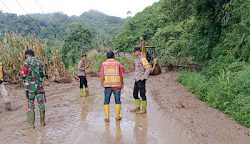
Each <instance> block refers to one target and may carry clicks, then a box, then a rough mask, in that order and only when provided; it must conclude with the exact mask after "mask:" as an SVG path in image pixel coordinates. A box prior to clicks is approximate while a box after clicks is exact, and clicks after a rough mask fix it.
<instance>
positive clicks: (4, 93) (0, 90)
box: [0, 62, 11, 110]
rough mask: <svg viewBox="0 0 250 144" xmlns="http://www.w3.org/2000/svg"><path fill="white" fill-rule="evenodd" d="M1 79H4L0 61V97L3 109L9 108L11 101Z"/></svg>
mask: <svg viewBox="0 0 250 144" xmlns="http://www.w3.org/2000/svg"><path fill="white" fill-rule="evenodd" d="M3 81H4V71H3V66H2V63H1V62H0V94H1V95H2V97H3V99H4V103H5V109H6V110H11V103H10V98H9V94H8V92H7V90H6V88H5V85H4V83H3Z"/></svg>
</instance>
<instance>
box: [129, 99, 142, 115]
mask: <svg viewBox="0 0 250 144" xmlns="http://www.w3.org/2000/svg"><path fill="white" fill-rule="evenodd" d="M140 106H141V100H140V99H135V108H133V109H131V110H130V112H138V111H140Z"/></svg>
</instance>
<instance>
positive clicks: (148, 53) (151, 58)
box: [136, 36, 161, 75]
mask: <svg viewBox="0 0 250 144" xmlns="http://www.w3.org/2000/svg"><path fill="white" fill-rule="evenodd" d="M136 47H140V48H141V52H142V56H143V57H144V58H146V59H147V60H148V62H149V63H150V64H151V66H152V70H151V73H150V74H151V75H159V74H160V73H161V67H160V64H159V61H158V57H157V56H158V55H157V52H156V50H155V46H146V45H145V40H144V36H141V38H140V46H136Z"/></svg>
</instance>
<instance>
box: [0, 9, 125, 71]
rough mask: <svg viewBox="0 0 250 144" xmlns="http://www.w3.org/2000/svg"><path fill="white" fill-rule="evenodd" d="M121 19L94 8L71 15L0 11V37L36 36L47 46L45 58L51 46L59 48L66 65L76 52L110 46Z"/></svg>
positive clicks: (51, 50) (78, 55)
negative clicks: (6, 35) (9, 35)
mask: <svg viewBox="0 0 250 144" xmlns="http://www.w3.org/2000/svg"><path fill="white" fill-rule="evenodd" d="M124 21H126V19H122V18H119V17H114V16H108V15H105V14H104V13H101V12H99V11H95V10H90V11H88V12H85V13H83V14H82V15H80V16H71V17H69V16H67V15H65V14H63V13H59V12H58V13H51V14H27V15H21V16H18V15H16V14H10V13H3V12H0V39H1V40H3V39H4V38H5V34H6V33H15V34H18V35H20V36H23V37H33V36H35V37H37V38H40V39H42V40H43V41H44V42H45V43H46V45H47V46H48V50H47V52H46V53H47V56H48V58H49V59H51V57H52V52H53V50H59V51H61V55H62V57H63V61H64V63H65V65H66V67H67V68H68V67H74V64H75V63H76V61H77V60H78V59H79V57H80V55H81V54H83V53H87V52H88V51H89V50H91V49H92V48H97V47H111V45H112V40H113V37H114V35H115V34H117V33H118V32H119V30H120V29H121V26H122V24H123V23H124ZM79 51H80V52H79Z"/></svg>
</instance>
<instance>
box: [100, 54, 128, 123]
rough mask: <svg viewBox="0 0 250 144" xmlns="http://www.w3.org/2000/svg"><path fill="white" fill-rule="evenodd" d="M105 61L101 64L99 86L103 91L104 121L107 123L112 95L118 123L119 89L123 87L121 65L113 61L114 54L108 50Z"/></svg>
mask: <svg viewBox="0 0 250 144" xmlns="http://www.w3.org/2000/svg"><path fill="white" fill-rule="evenodd" d="M107 58H108V59H107V60H106V61H105V62H103V63H102V68H101V85H102V87H104V88H105V91H104V95H105V98H104V112H105V119H104V120H105V121H106V122H109V103H110V97H111V95H112V93H113V94H114V97H115V103H116V120H117V121H120V120H121V117H120V113H121V89H122V88H123V86H124V82H123V71H122V65H121V64H120V63H119V62H118V61H116V60H115V54H114V53H113V52H112V51H111V50H110V51H108V52H107Z"/></svg>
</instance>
